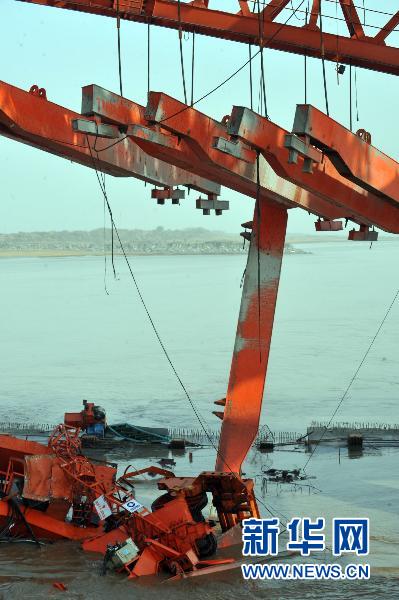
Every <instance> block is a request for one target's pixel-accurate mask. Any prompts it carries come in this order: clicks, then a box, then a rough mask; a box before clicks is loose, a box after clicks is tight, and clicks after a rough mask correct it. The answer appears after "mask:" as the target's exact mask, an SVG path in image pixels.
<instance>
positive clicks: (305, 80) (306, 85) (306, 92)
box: [303, 0, 309, 104]
mask: <svg viewBox="0 0 399 600" xmlns="http://www.w3.org/2000/svg"><path fill="white" fill-rule="evenodd" d="M308 13H309V0H308V5H307V7H306V12H305V26H306V25H307V24H308ZM303 58H304V65H303V67H304V88H305V90H304V91H305V104H307V103H308V60H307V59H308V57H307V56H306V54H304V56H303Z"/></svg>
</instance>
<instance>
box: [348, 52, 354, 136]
mask: <svg viewBox="0 0 399 600" xmlns="http://www.w3.org/2000/svg"><path fill="white" fill-rule="evenodd" d="M349 129H350V130H351V131H352V130H353V127H352V65H351V64H350V65H349Z"/></svg>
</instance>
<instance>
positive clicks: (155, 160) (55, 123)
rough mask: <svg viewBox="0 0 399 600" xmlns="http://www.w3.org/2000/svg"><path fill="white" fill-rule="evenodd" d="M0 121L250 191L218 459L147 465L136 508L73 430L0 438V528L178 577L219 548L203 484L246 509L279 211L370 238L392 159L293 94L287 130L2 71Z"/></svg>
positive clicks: (156, 176) (389, 198)
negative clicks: (208, 463)
mask: <svg viewBox="0 0 399 600" xmlns="http://www.w3.org/2000/svg"><path fill="white" fill-rule="evenodd" d="M35 3H37V4H39V3H41V4H47V5H54V6H61V7H64V8H65V7H66V8H68V7H72V8H77V9H82V7H85V8H86V9H87V10H88V11H90V12H94V13H96V12H98V13H100V14H103V13H102V12H101V10H100V9H99V6H100V5H101V6H102V8H103V9H104V10H105V8H104V7H105V6H106V5H108V4H110V5H111V4H112V9H113V10H114V11H115V7H114V4H115V3H112V2H111V3H110V2H108V0H101V1H100V0H98V2H97V4H96V3H93V2H85V1H83V0H75V1H74V2H68V1H67V0H65V1H63V2H62V3H58V2H57V1H55V0H54V1H50V0H40V1H39V0H35ZM122 4H123V6H124V7H125V8H126V6H127V2H122V0H121V5H122ZM132 4H136V3H130V4H129V6H131V5H132ZM137 4H140V3H137ZM141 4H142V3H141ZM152 4H153V5H154V6H160V5H168V6H169V5H170V7H171V6H172V5H174V6H175V8H176V5H177V4H178V3H177V2H155V3H152ZM278 4H279V5H281V6H282V5H283V4H284V5H285V4H287V2H280V3H278ZM199 5H202V8H201V9H200V8H199ZM205 5H206V6H207V3H202V2H194V3H192V4H191V5H190V6H191V7H192V8H193V10H194V9H195V11H197V12H196V14H197V13H198V10H203V11H208V10H209V9H208V8H206V6H205ZM240 5H242V6H244V5H246V3H245V2H240ZM270 5H274V6H276V2H271V3H270ZM183 7H184V9H183ZM181 8H182V10H184V11H187V10H189V8H188V7H187V5H184V4H182V6H181ZM125 14H126V13H125ZM137 14H138V13H137ZM143 18H144V17H143ZM248 18H249V17H248ZM137 20H139V19H137ZM189 30H191V29H189ZM208 33H209V32H208ZM362 43H363V44H365V43H366V41H364V42H362ZM397 52H399V51H396V53H397ZM380 58H381V57H380ZM380 70H384V69H383V68H382V67H381V69H380ZM0 134H1V135H4V136H7V137H9V138H11V139H13V140H16V141H19V142H22V143H25V144H29V145H31V146H33V147H36V148H39V149H42V150H45V151H47V152H50V153H52V154H55V155H58V156H61V157H63V158H68V159H70V160H73V161H75V162H78V163H80V164H82V165H85V166H87V167H89V168H93V169H96V170H97V171H100V172H102V173H107V174H110V175H113V176H119V177H136V178H139V179H142V180H144V181H148V182H150V183H152V184H154V185H157V186H160V187H162V188H163V190H157V193H155V194H154V197H156V198H158V199H161V200H164V199H166V198H172V199H173V197H174V196H173V190H174V188H175V187H176V186H180V185H181V186H187V187H189V188H193V189H196V190H198V191H199V192H200V193H203V194H206V195H207V198H205V199H204V198H200V199H199V201H198V203H197V206H198V208H201V209H203V210H205V211H208V210H210V209H211V208H213V209H215V210H216V211H219V212H220V211H221V210H223V209H225V208H226V204H220V202H221V201H220V200H218V196H219V195H220V186H221V185H224V186H225V187H228V188H230V189H233V190H236V191H238V192H241V193H242V194H245V195H246V196H249V197H251V198H254V199H256V202H255V209H254V215H253V220H252V221H251V222H248V223H245V224H244V227H245V229H246V230H250V233H248V231H244V232H243V233H242V235H243V236H244V237H245V238H246V239H248V240H249V241H250V245H249V254H248V263H247V268H246V272H245V278H244V285H243V291H242V300H241V308H240V314H239V320H238V327H237V334H236V341H235V346H234V352H233V358H232V364H231V371H230V379H229V384H228V390H227V395H226V398H223V399H222V400H218V401H216V404H217V406H218V410H216V411H215V414H216V415H217V416H218V417H220V418H221V419H222V426H221V435H220V442H219V449H218V452H217V459H216V465H215V471H212V472H203V473H201V474H200V475H198V476H197V477H185V478H178V477H175V476H174V474H173V473H171V472H170V471H165V470H163V469H159V468H157V467H149V469H150V470H152V471H153V472H156V473H158V474H159V475H162V479H161V480H160V481H159V483H158V487H159V488H160V489H161V490H163V491H164V492H165V493H164V494H163V495H162V496H161V497H160V498H158V499H157V500H156V501H155V502H154V503H153V505H152V511H149V510H147V509H146V508H145V507H143V506H142V505H141V504H140V503H139V502H138V501H137V500H136V499H135V498H134V480H135V477H137V475H139V474H140V473H141V472H142V471H135V470H132V471H129V472H126V473H124V474H123V475H122V476H121V477H119V478H117V475H116V468H115V466H112V465H97V464H96V465H94V464H93V463H92V462H91V461H90V460H88V459H87V458H85V457H84V456H82V455H81V453H80V438H79V428H78V427H75V426H71V425H61V426H59V427H58V428H57V429H56V430H55V432H54V434H53V435H52V437H51V439H50V441H49V444H48V446H44V445H41V444H38V443H35V442H28V441H24V440H20V439H17V438H13V437H11V436H2V437H1V438H0V473H1V492H2V498H1V500H0V518H1V520H2V528H3V531H7V532H8V533H9V534H10V535H11V534H15V533H18V532H20V531H21V530H26V529H27V530H28V532H30V534H31V535H32V536H33V538H34V539H59V538H64V539H65V538H66V539H74V540H81V541H82V543H83V547H84V548H85V549H86V550H92V551H96V552H101V553H106V552H107V548H108V552H109V551H110V548H111V549H112V548H113V549H114V552H115V553H117V552H118V551H119V549H120V547H119V545H118V544H117V543H118V542H119V543H120V542H124V543H125V544H127V545H128V544H134V547H135V548H137V553H133V554H132V555H131V556H130V554H129V552H127V554H129V557H130V558H129V561H128V562H123V561H122V562H121V563H120V564H121V566H123V568H125V569H126V570H127V571H128V573H129V576H131V577H135V576H139V575H148V574H155V573H158V572H159V570H160V569H161V568H162V567H166V568H167V569H168V571H169V572H171V573H173V574H177V575H182V574H184V573H186V572H188V571H191V572H192V571H195V570H197V569H199V568H202V569H205V570H206V568H207V567H208V569H214V568H218V566H220V565H221V564H222V565H223V564H225V563H226V562H229V561H230V560H231V559H226V558H223V559H212V558H210V557H211V556H213V555H214V554H215V551H216V546H217V541H216V537H215V533H214V523H212V522H211V521H209V520H206V519H204V517H203V515H202V509H203V508H204V507H205V505H206V503H207V494H208V493H210V494H211V495H212V500H213V504H214V506H215V507H216V510H217V514H218V521H219V524H220V529H221V532H227V531H231V530H234V528H235V527H238V528H239V527H240V523H241V522H242V521H243V520H244V519H246V518H249V517H257V516H259V509H258V506H257V502H256V498H255V493H254V482H253V481H252V480H250V479H244V478H242V476H241V466H242V463H243V461H244V460H245V458H246V456H247V453H248V451H249V449H250V447H251V445H252V443H253V441H254V439H255V436H256V434H257V431H258V426H259V418H260V411H261V405H262V400H263V392H264V385H265V379H266V370H267V364H268V357H269V349H270V343H271V337H272V330H273V320H274V313H275V305H276V299H277V292H278V286H279V279H280V269H281V261H282V254H283V249H284V241H285V234H286V225H287V213H288V210H289V209H290V208H294V207H300V208H302V209H304V210H306V211H308V212H310V213H312V214H314V215H316V216H317V218H318V221H317V223H316V228H317V229H318V230H319V231H324V230H327V231H329V230H336V229H340V228H342V223H341V222H340V221H339V219H347V220H350V221H352V222H354V223H355V224H357V225H358V226H359V229H358V230H355V229H354V230H352V231H351V232H350V235H349V237H350V239H352V240H371V241H372V240H374V239H376V235H377V234H376V232H374V231H373V230H372V228H374V227H375V226H376V227H378V228H380V229H382V230H384V231H387V232H391V233H399V185H398V177H399V165H398V163H397V162H395V161H394V160H393V159H392V158H389V157H388V156H386V155H384V154H383V153H381V152H380V151H378V150H377V149H376V148H374V147H373V146H372V145H371V143H370V139H369V136H367V135H365V134H364V132H361V133H360V134H359V135H357V134H355V133H352V132H351V131H349V130H347V129H346V128H345V127H343V126H342V125H340V124H338V123H337V122H335V121H334V120H333V119H331V118H330V117H328V116H326V115H325V114H323V113H322V112H321V111H319V110H318V109H316V108H314V107H312V106H310V105H298V107H297V110H296V114H295V119H294V125H293V128H292V131H291V132H288V131H285V130H284V129H283V128H281V127H279V126H278V125H276V124H275V123H273V122H271V121H270V120H268V119H267V118H265V117H262V116H260V115H259V114H257V113H255V112H254V111H252V110H249V109H248V108H244V107H233V110H232V112H231V114H230V115H228V116H226V117H224V118H223V119H222V121H217V120H214V119H212V118H210V117H208V116H206V115H205V114H203V113H201V112H199V111H197V110H196V109H195V108H193V107H192V106H188V105H186V104H183V103H181V102H179V101H178V100H176V99H174V98H171V97H169V96H167V95H166V94H163V93H159V92H151V93H149V97H148V104H147V106H146V107H143V106H140V105H138V104H136V103H134V102H132V101H130V100H128V99H126V98H123V97H121V96H119V95H117V94H115V93H112V92H110V91H107V90H104V89H103V88H101V87H99V86H97V85H89V86H86V87H84V88H83V97H82V112H81V113H80V114H79V113H75V112H73V111H70V110H68V109H66V108H63V107H61V106H58V105H56V104H53V103H52V102H50V101H49V100H47V97H46V92H45V90H43V89H40V88H39V87H38V86H33V87H32V88H31V90H30V92H26V91H23V90H21V89H18V88H16V87H14V86H11V85H9V84H7V83H1V82H0ZM176 197H181V194H177V196H176ZM126 540H128V542H126ZM130 540H132V542H130Z"/></svg>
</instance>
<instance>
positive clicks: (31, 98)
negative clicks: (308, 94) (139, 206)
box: [0, 83, 399, 233]
mask: <svg viewBox="0 0 399 600" xmlns="http://www.w3.org/2000/svg"><path fill="white" fill-rule="evenodd" d="M310 108H311V107H310ZM312 110H315V109H312ZM82 111H83V114H79V113H75V112H72V111H70V110H68V109H65V108H63V107H60V106H58V105H56V104H53V103H51V102H49V101H47V100H45V99H44V98H41V97H38V96H36V95H33V94H31V93H28V92H24V91H23V90H20V89H18V88H15V87H13V86H10V85H8V84H5V83H0V133H2V134H3V135H6V136H8V137H11V138H12V139H16V140H18V141H22V142H24V143H27V144H30V145H32V146H36V147H38V148H41V149H43V150H46V151H48V152H52V153H53V154H57V155H59V156H62V157H64V158H68V159H70V160H74V161H76V162H79V163H81V164H83V165H85V166H88V167H90V168H93V167H94V166H95V167H97V168H98V169H99V170H102V171H104V172H105V173H109V174H110V175H114V176H130V177H137V178H139V179H143V180H146V181H150V182H151V183H154V184H157V185H177V184H181V185H187V186H190V187H193V188H195V189H197V190H200V191H202V192H205V193H207V194H219V193H220V185H225V186H226V187H229V188H230V189H233V190H236V191H238V192H241V193H243V194H245V195H247V196H250V197H252V198H255V197H257V194H258V192H259V194H260V195H261V196H264V197H266V198H268V199H272V200H274V201H275V202H278V203H281V204H284V205H285V206H286V207H288V208H293V207H299V208H303V209H305V210H307V211H309V212H311V213H313V214H315V215H317V216H320V217H323V218H326V219H337V218H347V219H351V220H353V221H355V222H357V223H359V224H364V225H369V226H372V225H375V226H377V227H379V228H381V229H383V230H385V231H389V232H392V233H398V232H399V202H398V201H397V199H396V192H395V185H394V183H393V184H392V185H391V186H389V187H388V186H385V187H384V188H381V185H382V183H383V180H382V179H381V178H380V179H379V175H378V169H379V168H380V163H379V162H374V161H375V156H377V155H378V153H377V151H375V152H374V153H370V151H369V148H370V146H368V145H367V144H366V142H364V141H363V140H361V139H360V138H359V137H358V136H356V135H355V134H352V133H351V132H348V131H347V130H344V131H345V132H347V135H348V136H349V137H348V139H347V140H346V143H347V146H348V148H350V152H352V153H353V154H354V156H356V157H357V160H358V161H360V158H361V159H362V163H361V164H362V169H361V171H360V172H359V173H358V177H357V179H356V182H353V181H350V180H349V179H348V178H347V175H345V174H340V173H338V171H337V170H336V165H335V166H334V164H333V162H332V161H334V157H331V158H330V157H329V156H326V155H322V153H321V152H320V151H319V150H317V149H316V148H314V147H313V146H309V147H310V149H311V153H312V156H313V158H315V160H316V162H313V173H309V172H306V169H305V162H306V159H304V158H303V157H302V156H299V157H298V160H297V163H296V164H294V163H292V162H289V160H290V150H289V149H288V148H287V147H286V137H287V135H288V132H287V131H285V130H284V129H282V128H281V127H279V126H278V125H276V124H274V123H272V122H271V121H268V120H267V119H265V118H264V117H261V116H260V115H257V114H256V113H254V112H252V111H250V110H249V109H246V108H241V107H235V108H234V109H233V112H232V115H231V116H230V117H229V118H228V119H226V121H225V122H224V123H220V122H219V121H216V120H214V119H212V118H210V117H208V116H207V115H204V114H203V113H200V112H199V111H197V110H195V109H194V108H191V107H188V106H186V105H184V104H182V103H181V102H179V101H178V100H175V99H174V98H170V97H169V96H167V95H166V94H161V93H158V92H151V93H150V96H149V105H148V107H147V108H146V109H145V108H144V107H142V106H140V105H138V104H136V103H134V102H131V101H130V100H127V99H126V98H121V97H120V96H118V95H117V94H114V93H112V92H109V91H107V90H104V89H103V88H101V87H99V86H95V85H92V86H86V87H85V88H83V99H82ZM316 112H317V114H320V118H322V117H324V118H325V119H326V120H327V121H326V122H327V124H329V125H331V128H332V129H331V131H330V130H329V131H330V137H329V140H328V143H329V144H331V145H332V146H334V145H335V147H339V143H340V139H341V137H342V129H344V128H341V126H340V125H339V124H337V123H335V121H333V120H332V119H329V118H328V117H326V116H325V115H323V114H322V113H319V111H316ZM74 127H75V129H79V127H80V128H81V130H82V131H88V132H89V133H88V134H86V133H82V131H79V130H77V131H75V130H74ZM323 127H324V126H323ZM334 132H335V133H334ZM103 135H106V136H108V137H105V138H104V137H102V136H103ZM295 139H298V140H299V141H301V138H299V137H298V138H295ZM315 143H316V142H315ZM305 148H306V145H305ZM323 148H324V152H325V154H328V150H326V142H325V143H324V146H323ZM364 149H365V150H364ZM344 150H345V148H343V150H342V153H343V155H344ZM355 151H356V152H357V154H355ZM257 153H259V155H260V160H259V163H260V164H259V166H260V169H259V184H260V185H259V190H258V184H257V175H256V156H257ZM385 158H386V161H387V165H388V167H389V165H391V167H392V168H391V171H389V169H388V171H387V170H386V172H385V176H386V177H385V180H384V181H386V180H387V178H389V173H391V177H392V178H394V177H396V171H395V170H394V169H395V168H396V167H397V163H395V162H394V161H392V160H391V159H388V157H385ZM318 160H319V161H320V162H317V161H318ZM348 160H349V159H348ZM389 161H391V162H390V163H389ZM355 167H356V168H357V169H359V168H360V167H359V165H357V166H356V164H355V166H354V167H353V168H355ZM304 169H305V171H304ZM374 171H375V175H373V180H372V182H373V185H374V187H375V189H374V188H373V190H372V191H371V190H370V189H364V187H366V188H370V185H369V184H368V183H367V182H366V183H365V182H364V181H362V177H363V178H365V174H368V176H369V177H371V173H372V172H374ZM356 172H357V171H356ZM378 182H380V187H378ZM359 184H361V185H359ZM384 185H385V184H384Z"/></svg>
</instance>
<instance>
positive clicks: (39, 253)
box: [0, 245, 310, 259]
mask: <svg viewBox="0 0 399 600" xmlns="http://www.w3.org/2000/svg"><path fill="white" fill-rule="evenodd" d="M245 253H246V251H230V252H229V251H224V252H212V251H208V252H207V251H205V252H194V251H186V252H165V251H160V252H126V255H127V256H241V255H244V254H245ZM285 254H310V252H305V251H304V250H300V249H298V248H294V247H293V246H291V245H290V246H287V247H286V249H285ZM105 256H106V257H107V258H111V256H112V253H111V252H106V254H105ZM114 256H117V257H121V256H123V254H122V253H121V252H114ZM84 257H87V258H91V257H104V253H103V252H84V251H83V250H7V251H3V250H0V259H2V258H4V259H6V258H84Z"/></svg>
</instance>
